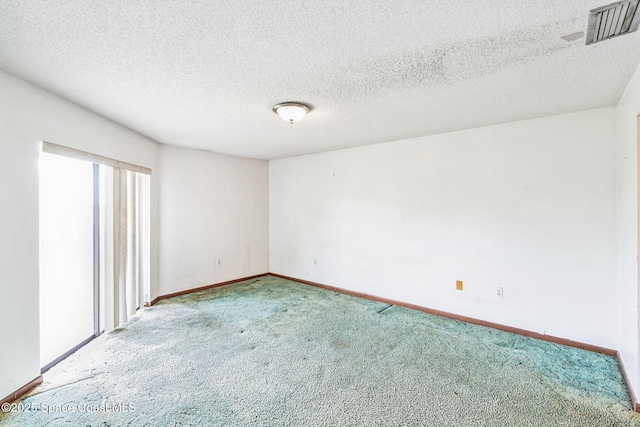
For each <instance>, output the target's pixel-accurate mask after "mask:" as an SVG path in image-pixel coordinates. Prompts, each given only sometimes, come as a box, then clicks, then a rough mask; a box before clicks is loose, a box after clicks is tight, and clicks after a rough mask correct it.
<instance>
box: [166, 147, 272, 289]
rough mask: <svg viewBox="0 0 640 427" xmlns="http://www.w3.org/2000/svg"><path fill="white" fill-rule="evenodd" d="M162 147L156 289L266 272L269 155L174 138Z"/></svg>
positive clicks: (214, 281)
mask: <svg viewBox="0 0 640 427" xmlns="http://www.w3.org/2000/svg"><path fill="white" fill-rule="evenodd" d="M160 153H161V154H160V172H159V175H158V177H159V179H160V186H161V197H160V212H161V215H160V234H161V247H160V285H159V294H160V295H162V294H168V293H173V292H177V291H182V290H185V289H189V288H194V287H198V286H205V285H210V284H214V283H220V282H224V281H227V280H233V279H237V278H240V277H247V276H252V275H256V274H263V273H266V272H268V271H269V253H268V251H269V202H268V200H269V172H268V162H266V161H264V160H252V159H245V158H239V157H230V156H224V155H220V154H214V153H210V152H207V151H200V150H191V149H186V148H178V147H171V146H162V149H161V151H160ZM218 259H219V260H221V261H222V264H221V265H217V263H216V261H217V260H218Z"/></svg>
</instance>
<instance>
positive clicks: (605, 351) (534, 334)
mask: <svg viewBox="0 0 640 427" xmlns="http://www.w3.org/2000/svg"><path fill="white" fill-rule="evenodd" d="M269 274H271V275H272V276H276V277H280V278H282V279H287V280H293V281H295V282H300V283H304V284H307V285H311V286H316V287H319V288H323V289H328V290H331V291H335V292H340V293H343V294H348V295H353V296H356V297H360V298H366V299H369V300H373V301H378V302H383V303H385V304H393V305H398V306H400V307H406V308H410V309H412V310H418V311H423V312H425V313H429V314H434V315H436V316H441V317H447V318H449V319H454V320H461V321H463V322H467V323H473V324H474V325H480V326H486V327H488V328H493V329H499V330H501V331H505V332H511V333H513V334H518V335H522V336H525V337H530V338H536V339H539V340H542V341H548V342H552V343H555V344H562V345H568V346H570V347H576V348H581V349H583V350H589V351H593V352H596V353H601V354H606V355H608V356H616V355H617V354H618V352H617V351H616V350H612V349H610V348H605V347H599V346H597V345H592V344H585V343H581V342H578V341H572V340H569V339H566V338H559V337H554V336H552V335H546V334H540V333H538V332H532V331H527V330H526V329H520V328H514V327H512V326H507V325H501V324H499V323H493V322H487V321H485V320H480V319H475V318H473V317H467V316H461V315H459V314H454V313H449V312H446V311H440V310H436V309H433V308H428V307H423V306H421V305H415V304H410V303H406V302H402V301H395V300H391V299H388V298H382V297H378V296H375V295H369V294H365V293H362V292H355V291H350V290H347V289H343V288H338V287H335V286H330V285H324V284H322V283H316V282H310V281H308V280H303V279H296V278H295V277H289V276H284V275H282V274H276V273H269Z"/></svg>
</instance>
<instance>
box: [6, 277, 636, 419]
mask: <svg viewBox="0 0 640 427" xmlns="http://www.w3.org/2000/svg"><path fill="white" fill-rule="evenodd" d="M19 403H21V404H24V405H25V406H26V405H30V409H31V410H33V411H34V412H22V413H9V414H4V415H0V426H45V425H46V426H60V425H69V426H92V427H94V426H245V425H259V426H434V427H445V426H507V427H516V426H597V427H603V426H640V414H636V413H634V412H633V411H631V409H630V402H629V398H628V396H627V391H626V389H625V386H624V384H623V380H622V376H621V373H620V370H619V367H618V364H617V362H616V360H615V359H614V358H612V357H609V356H603V355H600V354H596V353H591V352H587V351H583V350H578V349H574V348H570V347H564V346H560V345H556V344H551V343H548V342H543V341H538V340H535V339H531V338H525V337H521V336H518V335H513V334H509V333H506V332H502V331H497V330H493V329H489V328H484V327H481V326H476V325H471V324H468V323H464V322H459V321H455V320H450V319H445V318H441V317H437V316H433V315H430V314H426V313H422V312H418V311H413V310H409V309H406V308H402V307H397V306H388V305H387V304H383V303H378V302H373V301H369V300H366V299H361V298H357V297H352V296H348V295H344V294H339V293H335V292H331V291H327V290H324V289H318V288H314V287H311V286H307V285H302V284H299V283H296V282H291V281H287V280H282V279H279V278H274V277H270V276H267V277H263V278H260V279H255V280H251V281H247V282H242V283H237V284H234V285H230V286H226V287H223V288H218V289H213V290H209V291H204V292H200V293H197V294H191V295H186V296H182V297H177V298H173V299H171V300H164V301H162V302H161V303H159V304H157V305H155V306H154V307H152V308H148V309H144V310H142V311H141V312H139V313H138V314H137V315H136V316H134V318H133V319H132V320H131V321H130V322H129V323H127V324H126V325H125V326H124V327H122V328H118V329H117V330H115V331H113V332H111V333H109V334H105V335H103V336H102V337H100V338H98V339H96V340H94V341H93V342H91V343H90V344H89V345H87V346H85V347H84V348H82V349H81V350H80V351H78V352H77V353H75V354H74V355H72V356H71V357H69V358H68V359H67V360H65V361H63V362H61V363H60V364H59V365H57V366H56V367H54V368H53V369H52V370H51V371H49V372H48V373H47V374H45V383H44V384H43V385H42V386H40V387H38V388H36V389H35V390H34V391H33V392H32V393H31V394H30V395H29V396H27V397H26V398H24V399H22V400H21V401H20V402H19ZM80 403H81V404H82V405H86V404H88V405H91V406H89V409H94V410H93V411H87V408H85V407H84V406H81V407H78V404H80ZM56 405H57V406H56ZM62 405H68V406H67V407H66V408H67V409H68V410H72V411H73V412H62V408H64V407H63V406H62ZM100 405H103V406H102V407H101V406H100ZM129 405H131V406H129ZM43 408H49V409H52V410H53V412H51V413H47V412H45V411H44V410H43ZM69 408H71V409H69ZM125 409H126V410H127V411H128V412H125V411H124V410H125ZM132 409H135V410H132Z"/></svg>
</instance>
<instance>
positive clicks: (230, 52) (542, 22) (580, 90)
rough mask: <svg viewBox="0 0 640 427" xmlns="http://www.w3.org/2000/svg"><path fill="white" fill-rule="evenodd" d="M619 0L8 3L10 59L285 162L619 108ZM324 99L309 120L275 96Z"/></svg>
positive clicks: (46, 78) (29, 75) (114, 107)
mask: <svg viewBox="0 0 640 427" xmlns="http://www.w3.org/2000/svg"><path fill="white" fill-rule="evenodd" d="M605 3H607V2H606V1H603V0H597V1H593V0H587V1H585V0H567V1H562V2H558V1H551V0H545V1H534V2H522V1H506V0H479V1H473V2H469V1H461V0H453V1H452V0H439V1H433V0H432V1H410V0H408V1H367V2H363V1H346V0H340V1H317V2H309V1H301V0H299V1H291V0H289V1H256V0H253V1H243V2H237V1H229V0H223V1H198V0H192V1H183V0H167V1H162V2H159V1H150V0H149V1H136V2H131V1H108V2H101V1H86V0H65V1H63V0H58V1H56V0H54V1H48V2H42V1H40V0H4V1H2V2H1V3H0V69H2V70H5V71H7V72H8V73H10V74H13V75H15V76H17V77H20V78H22V79H25V80H27V81H29V82H31V83H33V84H35V85H37V86H40V87H42V88H44V89H46V90H49V91H51V92H53V93H56V94H58V95H60V96H62V97H64V98H67V99H69V100H71V101H73V102H75V103H77V104H79V105H82V106H84V107H86V108H88V109H90V110H93V111H95V112H97V113H99V114H101V115H103V116H105V117H107V118H109V119H111V120H114V121H116V122H118V123H121V124H123V125H125V126H128V127H130V128H131V129H134V130H136V131H138V132H140V133H142V134H144V135H147V136H149V137H151V138H153V139H155V140H156V141H158V142H162V143H167V144H174V145H183V146H190V147H196V148H206V149H209V150H212V151H216V152H221V153H226V154H233V155H240V156H248V157H256V158H264V159H272V158H279V157H287V156H292V155H298V154H305V153H314V152H321V151H327V150H332V149H338V148H344V147H351V146H358V145H364V144H372V143H377V142H385V141H391V140H397V139H402V138H408V137H416V136H423V135H429V134H434V133H440V132H447V131H453V130H460V129H465V128H472V127H478V126H483V125H489V124H496V123H504V122H509V121H514V120H520V119H527V118H532V117H540V116H548V115H553V114H560V113H565V112H570V111H577V110H585V109H590V108H598V107H604V106H612V105H615V104H617V102H618V100H619V98H620V96H621V95H622V92H623V90H624V88H625V86H626V85H627V83H628V81H629V79H630V77H631V75H632V73H633V72H634V70H635V68H636V66H637V64H638V61H639V60H640V39H639V38H638V37H639V36H638V33H634V34H631V35H627V36H624V37H619V38H616V39H614V40H609V41H606V42H603V43H600V44H596V45H592V46H585V44H584V38H582V39H579V40H577V41H573V42H566V41H565V40H562V39H561V36H563V35H566V34H571V33H575V32H577V31H584V32H585V33H586V29H587V20H588V12H589V10H590V9H593V8H595V7H598V6H602V5H603V4H605ZM283 101H299V102H305V103H308V104H309V105H311V106H312V107H313V111H312V112H311V114H310V115H309V117H308V118H306V119H305V120H303V121H302V122H299V123H296V124H295V125H294V126H290V125H287V123H285V122H284V121H282V120H279V119H278V118H277V117H276V116H275V115H274V114H273V113H272V112H271V107H273V105H275V104H277V103H279V102H283Z"/></svg>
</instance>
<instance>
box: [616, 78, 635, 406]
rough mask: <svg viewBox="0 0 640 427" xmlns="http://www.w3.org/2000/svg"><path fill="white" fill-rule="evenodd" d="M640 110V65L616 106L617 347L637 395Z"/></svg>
mask: <svg viewBox="0 0 640 427" xmlns="http://www.w3.org/2000/svg"><path fill="white" fill-rule="evenodd" d="M638 114H640V67H639V68H638V69H637V70H636V72H635V74H634V75H633V78H632V79H631V81H630V82H629V85H628V86H627V88H626V90H625V92H624V95H623V96H622V98H621V99H620V103H619V104H618V108H617V137H618V153H617V164H618V336H619V339H618V341H619V349H618V350H619V351H620V355H621V358H622V362H623V364H624V365H625V368H626V370H627V373H628V375H629V377H630V381H631V383H632V386H633V388H634V392H635V393H636V395H638V392H639V391H640V378H639V374H638V364H639V363H640V361H639V360H638V359H639V352H638V345H639V342H638V333H639V331H638V319H639V318H638V314H639V312H638V298H639V295H638V258H637V257H638V153H637V145H638V142H637V132H638V129H637V126H638V125H637V116H638Z"/></svg>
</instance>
